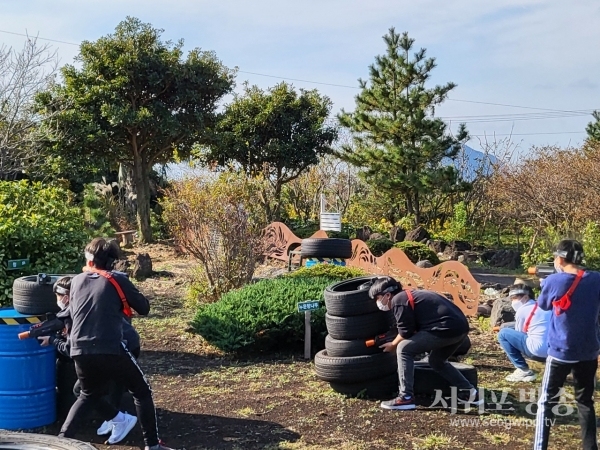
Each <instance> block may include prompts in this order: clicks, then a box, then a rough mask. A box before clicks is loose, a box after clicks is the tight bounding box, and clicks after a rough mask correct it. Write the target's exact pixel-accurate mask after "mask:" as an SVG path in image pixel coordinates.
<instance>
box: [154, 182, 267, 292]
mask: <svg viewBox="0 0 600 450" xmlns="http://www.w3.org/2000/svg"><path fill="white" fill-rule="evenodd" d="M259 189H260V185H259V181H256V180H250V179H247V178H245V177H243V176H240V175H235V174H232V173H224V174H221V176H220V177H219V178H218V179H217V180H212V181H210V180H208V181H207V180H205V179H201V178H190V179H186V180H184V181H178V182H175V183H173V185H172V187H171V188H169V189H167V190H166V192H165V197H164V199H163V200H162V201H161V204H162V206H163V208H164V210H163V218H164V221H165V223H166V224H167V227H168V228H169V230H170V232H171V234H172V236H173V237H174V239H175V241H176V243H177V244H179V245H181V246H182V247H183V248H185V249H186V250H187V251H188V252H189V253H190V254H191V255H193V256H194V257H195V258H197V259H198V261H199V262H200V265H201V267H202V270H201V271H197V273H198V274H200V276H201V277H204V279H203V280H195V283H196V284H198V282H199V281H200V284H204V285H205V287H204V288H202V289H198V288H197V287H196V289H198V292H200V293H201V295H203V296H204V297H205V300H206V301H215V300H218V299H219V298H220V296H221V295H222V294H224V293H226V292H228V291H230V290H232V289H235V288H238V287H241V286H243V285H244V284H246V283H248V282H249V281H250V280H251V279H252V275H253V274H254V269H255V267H256V262H257V259H258V257H259V256H260V255H261V254H262V247H261V245H262V244H261V231H262V229H263V228H264V226H265V225H266V223H264V221H263V220H262V219H261V215H260V214H259V213H258V212H257V208H258V209H260V204H259V202H257V201H256V199H257V195H258V192H259Z"/></svg>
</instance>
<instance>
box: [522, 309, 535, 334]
mask: <svg viewBox="0 0 600 450" xmlns="http://www.w3.org/2000/svg"><path fill="white" fill-rule="evenodd" d="M537 307H538V304H537V302H536V304H535V305H533V308H532V309H531V312H530V313H529V317H528V318H527V320H526V321H525V326H524V327H523V332H524V333H527V331H528V330H529V324H530V323H531V319H533V315H534V314H535V310H536V309H537Z"/></svg>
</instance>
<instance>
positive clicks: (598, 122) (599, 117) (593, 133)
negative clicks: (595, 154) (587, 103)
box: [585, 111, 600, 142]
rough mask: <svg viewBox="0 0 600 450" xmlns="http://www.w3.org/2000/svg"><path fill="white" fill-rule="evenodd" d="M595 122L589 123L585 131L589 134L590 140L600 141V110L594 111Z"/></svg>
mask: <svg viewBox="0 0 600 450" xmlns="http://www.w3.org/2000/svg"><path fill="white" fill-rule="evenodd" d="M592 117H594V120H595V122H590V123H588V126H587V127H586V128H585V131H586V132H587V135H588V140H590V141H596V142H600V111H594V112H593V113H592Z"/></svg>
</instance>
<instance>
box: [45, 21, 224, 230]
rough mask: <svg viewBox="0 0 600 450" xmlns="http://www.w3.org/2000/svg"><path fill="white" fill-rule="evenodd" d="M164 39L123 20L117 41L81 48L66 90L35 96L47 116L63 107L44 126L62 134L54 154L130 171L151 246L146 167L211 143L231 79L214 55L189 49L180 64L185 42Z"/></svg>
mask: <svg viewBox="0 0 600 450" xmlns="http://www.w3.org/2000/svg"><path fill="white" fill-rule="evenodd" d="M162 32H163V30H160V29H155V28H153V27H152V26H151V25H150V24H146V23H142V22H141V21H140V20H138V19H135V18H131V17H128V18H127V19H126V20H125V21H123V22H121V23H120V24H119V25H118V26H117V28H116V30H115V33H114V34H112V35H108V36H105V37H102V38H100V39H98V40H97V41H95V42H83V43H82V44H81V47H80V53H79V56H78V57H77V61H78V62H79V63H80V66H79V67H75V66H73V65H67V66H65V67H64V68H63V69H62V75H63V79H64V83H63V84H61V85H57V86H56V87H54V88H53V89H52V90H49V91H48V92H46V93H44V94H43V95H40V96H39V102H40V104H41V105H42V107H45V108H46V113H48V112H49V111H50V110H51V108H50V105H52V104H53V103H55V102H58V103H59V104H62V105H64V107H65V110H64V111H63V112H61V113H60V114H59V115H57V116H55V117H53V118H50V119H49V120H48V121H47V123H46V125H47V127H48V128H54V129H58V130H60V131H61V132H62V134H60V135H58V137H57V138H56V139H55V140H54V141H53V142H51V143H50V144H51V153H54V154H60V155H63V156H64V157H65V158H69V159H71V160H73V161H75V162H77V163H82V164H85V162H86V161H90V160H92V161H93V160H103V161H110V162H111V163H112V164H113V165H116V164H118V163H121V164H123V165H125V166H126V167H128V168H129V169H130V170H131V171H132V173H133V183H134V185H135V190H136V195H137V219H138V226H139V231H140V234H141V237H142V239H143V240H144V241H150V240H152V229H151V225H150V204H149V198H150V186H149V173H150V170H151V168H152V167H153V165H154V164H161V163H166V162H169V161H174V160H176V159H177V157H185V156H186V155H187V154H188V153H189V151H190V149H191V148H192V146H193V145H194V144H196V143H198V142H205V141H207V140H208V139H209V132H208V130H210V128H211V127H212V126H213V125H214V124H215V122H216V111H215V110H216V108H217V102H218V101H219V100H220V99H221V98H222V97H223V96H224V95H225V94H227V93H228V92H230V91H231V88H232V85H233V79H234V72H233V71H231V70H229V69H227V68H226V67H225V66H223V65H222V64H221V62H220V61H219V60H218V59H217V57H216V55H215V54H214V53H212V52H205V51H201V50H200V49H194V50H192V51H190V52H189V53H188V55H187V58H185V59H184V58H183V51H182V47H183V41H182V40H180V41H178V42H177V43H176V44H173V43H172V42H170V41H166V42H163V41H162V40H161V34H162Z"/></svg>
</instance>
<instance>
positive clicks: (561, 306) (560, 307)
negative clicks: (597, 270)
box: [552, 270, 585, 316]
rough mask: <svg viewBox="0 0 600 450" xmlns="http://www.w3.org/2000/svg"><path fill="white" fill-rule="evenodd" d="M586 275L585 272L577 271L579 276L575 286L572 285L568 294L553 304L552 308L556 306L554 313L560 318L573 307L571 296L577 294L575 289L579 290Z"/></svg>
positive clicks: (574, 282)
mask: <svg viewBox="0 0 600 450" xmlns="http://www.w3.org/2000/svg"><path fill="white" fill-rule="evenodd" d="M584 273H585V272H584V271H583V270H579V271H577V276H576V277H575V281H573V284H572V285H571V287H570V288H569V290H568V291H567V293H566V294H565V295H563V296H562V297H561V298H560V299H558V300H557V301H554V302H552V306H554V308H556V309H555V310H554V312H555V313H556V315H557V316H560V315H561V314H562V313H564V312H565V311H566V310H567V309H569V308H570V307H571V295H573V292H575V289H576V288H577V285H578V284H579V282H580V281H581V279H582V278H583V274H584Z"/></svg>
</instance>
